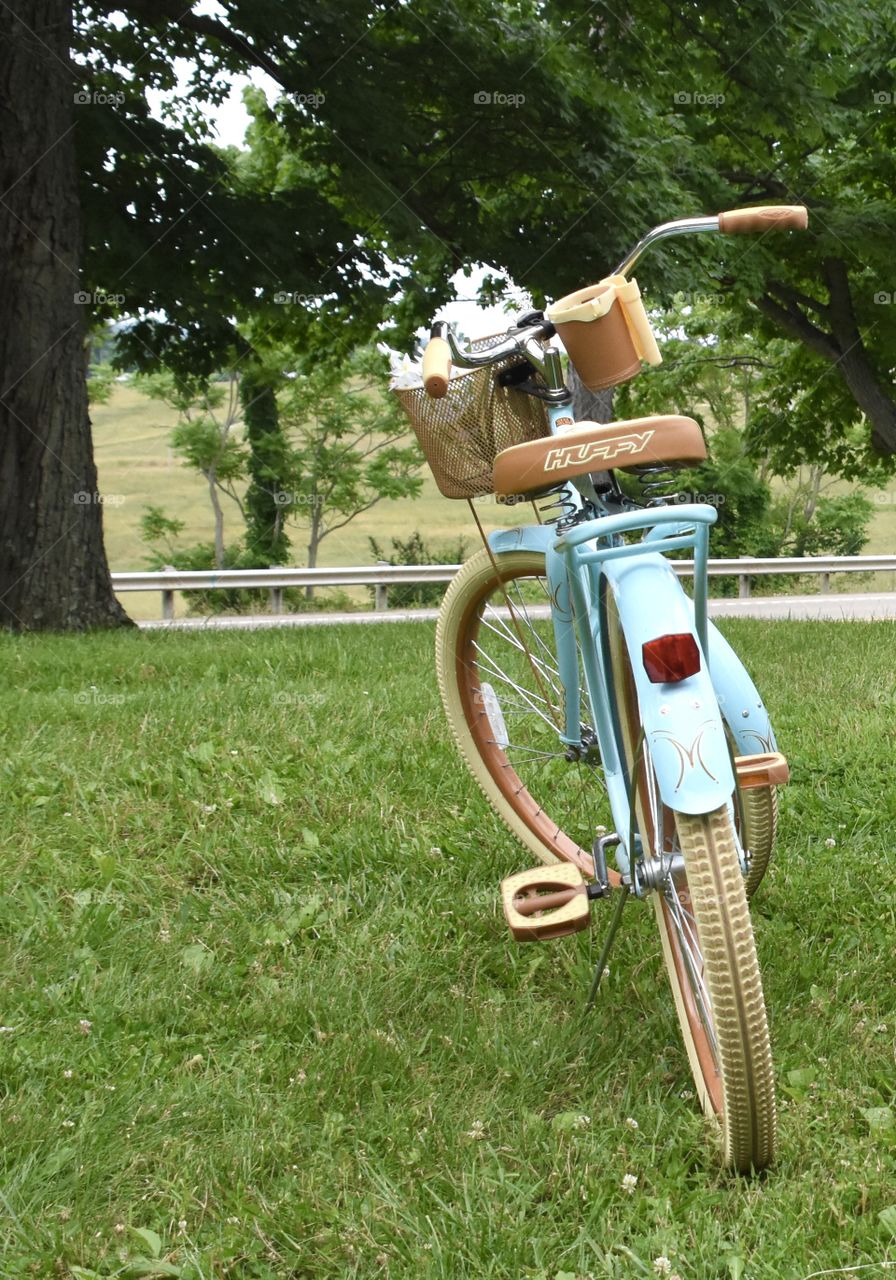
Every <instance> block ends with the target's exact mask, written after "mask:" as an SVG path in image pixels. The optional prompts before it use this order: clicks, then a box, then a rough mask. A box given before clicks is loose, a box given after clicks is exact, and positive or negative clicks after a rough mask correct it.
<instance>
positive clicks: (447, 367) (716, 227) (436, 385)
mask: <svg viewBox="0 0 896 1280" xmlns="http://www.w3.org/2000/svg"><path fill="white" fill-rule="evenodd" d="M808 224H809V214H808V211H807V209H806V207H805V205H801V204H780V205H758V206H755V207H752V208H747V209H729V210H727V211H726V212H725V213H714V214H711V215H709V216H708V217H701V218H677V219H676V220H675V221H674V222H663V223H660V225H659V226H658V227H654V228H653V229H652V230H651V231H648V232H647V234H646V235H645V236H642V237H641V239H640V240H639V241H638V243H637V244H636V245H635V247H634V249H632V251H631V252H630V253H629V254H628V255H627V257H625V258H623V260H622V262H620V264H619V266H618V267H617V268H616V269H615V271H614V272H613V274H614V275H616V276H627V275H628V273H629V272H630V271H631V269H632V267H634V265H635V263H636V262H637V261H638V259H639V258H640V257H641V255H642V253H643V252H644V250H645V249H647V248H648V247H649V246H650V245H652V244H654V243H655V242H656V241H657V240H664V239H666V238H667V237H668V236H686V235H693V234H695V233H700V232H714V233H715V234H716V235H718V234H722V235H729V236H739V235H752V234H756V233H760V232H767V231H787V230H790V231H805V229H806V227H807V226H808ZM537 315H538V320H537V322H534V323H531V324H525V323H524V324H522V325H521V326H520V327H517V328H514V329H511V330H510V331H509V332H508V334H507V336H506V337H503V338H499V339H497V340H496V341H495V343H494V344H493V345H491V346H489V347H487V348H485V350H481V351H472V350H468V349H465V348H463V347H460V346H459V345H458V343H457V340H456V338H455V336H454V334H453V333H452V332H451V330H450V328H449V327H448V325H447V324H444V323H436V324H434V325H433V327H432V336H431V337H430V340H429V343H428V344H427V347H426V350H425V351H424V353H423V383H424V386H425V387H426V390H427V392H428V394H429V395H430V396H432V397H433V399H435V400H438V399H440V398H441V397H442V396H444V395H446V394H447V391H448V383H449V379H450V376H451V365H452V361H453V362H454V364H456V365H458V366H459V367H460V368H462V369H478V368H481V367H482V366H484V365H490V364H499V363H500V362H501V361H502V360H507V359H508V358H510V357H511V356H521V357H524V358H526V359H528V360H530V361H531V362H532V364H534V365H535V366H536V368H539V369H544V368H545V366H546V365H548V366H550V369H551V372H552V373H556V372H557V371H558V370H559V368H560V366H559V360H558V357H557V354H556V352H555V351H553V349H552V348H550V347H548V348H547V349H545V347H544V345H543V344H544V342H545V339H547V338H551V337H553V335H554V333H555V332H556V330H555V329H554V326H553V325H552V324H551V322H550V321H549V320H548V319H547V318H546V317H544V316H542V315H541V313H537ZM525 319H526V320H528V319H530V317H528V316H527V317H526V318H525ZM531 319H532V320H533V321H535V316H534V315H533V316H532V317H531ZM554 361H556V362H557V363H556V365H555V364H554ZM561 385H562V379H561Z"/></svg>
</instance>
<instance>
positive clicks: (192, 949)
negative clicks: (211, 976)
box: [180, 942, 215, 974]
mask: <svg viewBox="0 0 896 1280" xmlns="http://www.w3.org/2000/svg"><path fill="white" fill-rule="evenodd" d="M180 960H181V964H182V965H183V966H184V968H185V969H189V970H190V971H191V972H192V973H195V974H200V973H206V972H207V971H208V970H209V969H210V968H211V967H212V965H213V964H214V963H215V957H214V953H213V952H212V951H209V949H208V947H205V946H203V945H202V943H201V942H194V943H191V945H190V946H189V947H184V949H183V951H182V952H181V953H180Z"/></svg>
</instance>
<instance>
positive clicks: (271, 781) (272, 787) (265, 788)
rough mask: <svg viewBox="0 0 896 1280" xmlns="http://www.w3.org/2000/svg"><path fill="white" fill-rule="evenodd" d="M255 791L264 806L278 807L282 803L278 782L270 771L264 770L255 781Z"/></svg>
mask: <svg viewBox="0 0 896 1280" xmlns="http://www.w3.org/2000/svg"><path fill="white" fill-rule="evenodd" d="M255 790H256V792H257V793H258V796H259V798H260V799H262V800H263V801H264V802H265V804H270V805H278V804H282V803H283V794H282V792H281V790H280V782H279V780H278V779H277V778H275V777H274V775H273V774H272V773H271V771H270V770H269V769H268V770H265V772H264V773H263V774H262V775H261V777H260V778H256V780H255Z"/></svg>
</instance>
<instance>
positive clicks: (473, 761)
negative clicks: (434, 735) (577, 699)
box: [436, 550, 612, 875]
mask: <svg viewBox="0 0 896 1280" xmlns="http://www.w3.org/2000/svg"><path fill="white" fill-rule="evenodd" d="M497 563H498V567H499V570H500V577H499V576H498V575H496V573H495V566H494V564H493V563H492V559H491V557H490V556H489V554H488V552H487V551H485V550H483V551H481V552H479V553H478V554H477V555H475V556H472V557H471V558H470V559H469V560H468V561H467V563H466V564H465V565H464V566H463V568H462V569H461V570H460V572H459V573H458V574H457V576H456V577H455V578H454V580H453V581H452V583H451V586H450V588H449V589H448V592H447V593H446V596H445V600H444V603H443V605H442V609H441V611H440V615H439V624H438V628H437V631H436V667H437V670H438V677H439V688H440V690H441V694H442V701H443V703H444V706H445V712H446V715H447V717H448V723H449V724H450V726H451V729H452V732H453V734H454V737H455V739H456V741H457V745H458V747H459V749H460V753H461V755H462V757H463V759H464V760H465V762H466V764H467V765H468V767H469V769H470V771H471V772H472V774H473V777H474V778H475V779H476V781H477V782H478V783H479V786H480V787H481V788H482V791H483V793H484V794H485V797H486V799H487V800H488V801H489V803H490V804H491V805H492V807H493V808H494V809H495V811H496V812H497V813H498V815H499V816H500V817H501V818H502V819H503V820H504V822H505V823H506V824H507V826H508V827H509V828H510V830H511V831H512V832H513V834H514V835H515V836H517V837H518V838H519V839H520V840H521V841H522V842H523V844H524V845H525V846H526V847H527V848H528V849H529V850H530V851H531V852H532V853H533V854H534V855H535V857H536V858H538V859H540V860H541V861H542V862H548V863H550V862H557V861H563V862H573V863H575V864H576V865H577V866H579V867H580V868H581V869H582V870H583V871H585V872H586V874H588V875H590V874H591V847H592V844H593V841H594V839H595V836H596V835H598V834H599V833H601V832H602V831H605V830H606V829H607V827H608V826H609V824H610V823H611V822H612V817H611V814H610V808H609V803H608V801H607V796H606V790H605V787H604V782H603V771H602V769H601V766H600V759H599V755H598V752H597V744H596V741H594V740H593V738H594V735H593V729H592V725H591V722H590V721H591V717H590V712H589V711H588V708H587V705H586V702H585V699H584V696H583V697H582V699H581V705H580V708H579V715H580V722H581V726H582V736H583V739H584V740H585V741H586V742H593V745H592V746H591V747H590V748H589V750H588V751H586V752H585V753H584V755H580V756H579V758H577V759H570V758H568V757H569V755H570V754H573V755H574V754H575V753H569V752H568V748H567V747H566V746H565V745H564V743H563V742H562V741H561V738H560V726H561V724H562V723H563V714H564V712H563V690H562V687H561V682H560V679H559V676H558V672H557V660H556V652H555V644H554V631H553V625H552V622H551V610H550V598H551V597H550V589H549V585H548V582H547V578H546V576H545V560H544V556H543V555H542V554H540V553H537V552H529V551H519V552H506V553H504V554H502V555H501V556H500V557H498V558H497ZM508 601H509V604H510V608H508Z"/></svg>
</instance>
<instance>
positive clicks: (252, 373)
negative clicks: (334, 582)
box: [240, 349, 290, 567]
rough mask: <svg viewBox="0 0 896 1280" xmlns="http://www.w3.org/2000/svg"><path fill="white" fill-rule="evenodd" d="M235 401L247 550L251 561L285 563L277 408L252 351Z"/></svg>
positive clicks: (286, 550) (286, 544) (285, 497)
mask: <svg viewBox="0 0 896 1280" xmlns="http://www.w3.org/2000/svg"><path fill="white" fill-rule="evenodd" d="M250 350H251V349H250ZM240 402H241V404H242V408H243V422H244V423H245V424H246V438H247V440H248V441H249V448H250V454H249V487H248V489H247V490H246V504H245V505H246V549H247V551H248V552H249V553H250V556H251V563H252V564H253V565H258V566H259V567H266V566H268V565H279V564H287V563H288V558H289V538H288V537H287V536H286V530H285V529H284V527H283V506H284V505H289V498H290V495H289V494H284V493H283V491H282V488H283V487H282V482H281V481H280V480H279V479H278V478H277V465H278V458H279V451H280V449H281V446H282V433H281V428H280V413H279V410H278V407H277V396H276V394H275V391H274V386H273V384H272V383H271V380H270V375H269V374H268V372H267V371H266V370H265V369H264V368H263V367H262V366H261V365H260V364H259V363H258V362H257V361H256V360H255V359H254V358H253V356H252V355H251V354H249V355H245V359H244V363H243V366H242V376H241V378H240Z"/></svg>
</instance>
